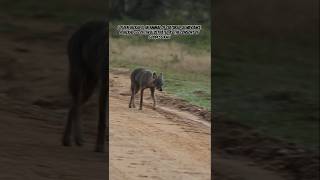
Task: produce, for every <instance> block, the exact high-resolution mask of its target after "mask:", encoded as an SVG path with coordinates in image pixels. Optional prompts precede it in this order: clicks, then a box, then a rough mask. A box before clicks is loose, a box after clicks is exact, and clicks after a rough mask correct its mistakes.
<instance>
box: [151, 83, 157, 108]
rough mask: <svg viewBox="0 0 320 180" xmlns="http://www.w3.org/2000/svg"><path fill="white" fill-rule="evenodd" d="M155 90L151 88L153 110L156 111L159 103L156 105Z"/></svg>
mask: <svg viewBox="0 0 320 180" xmlns="http://www.w3.org/2000/svg"><path fill="white" fill-rule="evenodd" d="M154 90H155V89H154V88H150V91H151V98H152V100H153V109H156V105H157V103H156V98H155V96H154Z"/></svg>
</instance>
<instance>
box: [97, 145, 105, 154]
mask: <svg viewBox="0 0 320 180" xmlns="http://www.w3.org/2000/svg"><path fill="white" fill-rule="evenodd" d="M95 152H100V153H103V152H105V148H104V146H103V145H97V146H96V149H95Z"/></svg>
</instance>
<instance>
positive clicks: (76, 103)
mask: <svg viewBox="0 0 320 180" xmlns="http://www.w3.org/2000/svg"><path fill="white" fill-rule="evenodd" d="M107 30H108V22H107V21H101V22H88V23H86V24H84V25H82V26H81V27H80V29H78V30H77V31H76V32H75V33H74V34H73V35H72V37H71V39H70V40H69V43H68V57H69V90H70V94H71V96H72V106H71V108H70V111H69V114H68V121H67V124H66V127H65V132H64V136H63V145H65V146H70V145H71V135H73V137H74V140H75V142H76V144H77V145H82V143H83V139H82V134H81V124H80V119H79V114H80V107H81V105H82V104H84V103H85V102H86V101H87V100H88V99H89V98H90V97H91V95H92V93H93V91H94V89H95V88H96V86H97V85H98V84H99V85H100V103H99V105H100V108H99V109H100V110H99V111H100V112H99V115H100V116H99V125H98V126H99V127H98V137H97V144H96V151H99V152H101V151H104V144H105V128H106V114H105V113H106V110H105V108H106V93H107V91H106V88H107V87H106V84H107V83H106V68H107V64H108V49H109V48H108V42H107V41H108V38H107V36H108V33H107V32H108V31H107Z"/></svg>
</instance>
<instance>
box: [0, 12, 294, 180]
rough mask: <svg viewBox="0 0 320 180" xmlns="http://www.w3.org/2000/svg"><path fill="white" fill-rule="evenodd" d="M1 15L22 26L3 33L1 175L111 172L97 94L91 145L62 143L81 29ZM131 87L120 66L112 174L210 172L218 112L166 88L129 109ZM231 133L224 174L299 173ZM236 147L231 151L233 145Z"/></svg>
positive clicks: (86, 123) (86, 118)
mask: <svg viewBox="0 0 320 180" xmlns="http://www.w3.org/2000/svg"><path fill="white" fill-rule="evenodd" d="M1 21H3V22H10V23H13V22H14V25H15V26H16V27H18V30H17V31H15V32H0V38H1V41H0V47H1V48H0V84H1V86H0V117H1V123H0V144H1V146H0V179H17V180H18V179H19V180H20V179H32V180H33V179H66V180H72V179H75V180H76V179H77V180H79V179H92V180H94V179H99V180H100V179H105V178H106V177H107V174H106V172H107V168H108V167H106V162H107V160H106V157H107V156H106V155H105V154H100V153H95V152H93V149H94V143H95V136H96V126H97V118H98V116H97V96H96V95H95V96H94V97H93V98H91V100H90V102H88V103H87V104H86V105H85V107H84V108H83V110H84V111H83V114H82V120H83V131H84V137H85V140H86V143H85V145H84V146H83V147H81V148H79V147H76V146H74V147H63V146H61V142H60V139H61V135H62V132H63V126H64V123H65V120H66V114H67V109H68V106H69V96H68V94H67V90H66V84H67V82H66V80H67V69H68V64H67V57H66V53H65V47H66V42H67V38H68V37H69V36H70V33H71V32H72V31H73V30H74V29H73V28H70V27H69V26H66V25H64V24H58V23H47V22H41V21H34V20H30V19H19V20H14V21H13V20H12V19H11V18H8V17H1ZM128 87H129V84H128V71H126V70H122V69H118V70H113V71H112V72H111V74H110V88H111V89H110V167H109V170H110V179H112V180H117V179H119V180H126V179H128V180H129V179H133V180H136V179H172V180H174V179H209V177H210V157H211V156H210V137H211V133H210V126H211V123H210V122H209V120H210V113H209V112H207V111H205V110H203V109H201V108H199V107H196V106H193V105H190V104H189V103H187V102H186V101H183V100H179V99H177V98H174V97H172V96H171V95H169V94H166V93H163V94H159V93H158V92H157V97H158V100H159V106H158V108H157V109H156V110H153V109H152V108H151V105H150V99H149V100H148V99H146V101H145V108H144V110H142V111H139V110H137V109H129V108H128V100H129V93H128V89H129V88H128ZM146 97H147V95H146ZM137 104H138V103H137ZM221 124H222V125H225V126H223V128H225V129H230V127H232V128H235V129H238V128H239V126H238V125H234V124H231V125H230V124H229V123H221V122H220V123H219V122H218V121H217V124H215V130H216V127H217V126H220V125H221ZM239 131H241V133H244V134H246V131H247V129H245V130H243V129H241V126H240V130H239ZM227 132H229V131H227ZM212 135H213V137H215V136H216V135H215V134H212ZM227 135H228V137H229V139H228V137H224V136H223V137H221V136H220V137H221V139H220V141H217V147H220V150H219V151H216V154H215V156H214V166H215V167H214V168H215V175H216V178H217V179H222V180H223V179H226V180H230V179H238V180H241V179H249V180H250V179H256V177H259V179H261V180H263V179H273V180H277V179H279V180H280V179H293V178H292V177H296V176H294V174H293V173H291V171H284V172H285V173H279V172H278V171H275V169H272V168H271V169H270V168H269V170H267V169H266V165H265V164H264V163H261V161H256V160H255V158H247V156H246V155H245V154H241V153H240V154H239V153H238V154H237V153H234V151H233V152H232V148H233V150H234V149H236V147H234V146H232V144H233V143H235V144H237V143H238V140H237V138H235V136H234V134H232V133H231V134H227ZM242 137H243V136H242ZM250 137H252V136H250ZM230 139H231V140H230ZM240 139H241V138H240ZM228 140H230V141H228ZM270 142H271V144H272V142H273V141H270ZM226 144H230V146H231V150H230V146H228V147H227V148H226V146H227V145H226ZM248 147H249V149H250V146H248ZM224 148H225V149H224ZM228 148H229V151H230V153H228V152H227V153H226V151H225V150H226V149H228ZM238 149H239V148H238ZM236 151H237V149H236ZM237 152H242V151H237ZM283 161H285V160H283ZM280 164H285V163H283V162H282V161H281V162H280ZM288 174H289V175H288ZM283 175H287V176H283Z"/></svg>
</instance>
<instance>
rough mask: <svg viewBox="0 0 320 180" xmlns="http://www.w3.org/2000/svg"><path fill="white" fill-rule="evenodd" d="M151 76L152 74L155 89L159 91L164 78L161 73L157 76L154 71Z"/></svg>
mask: <svg viewBox="0 0 320 180" xmlns="http://www.w3.org/2000/svg"><path fill="white" fill-rule="evenodd" d="M152 76H153V79H154V81H153V84H154V86H155V88H156V89H157V90H159V91H162V87H163V85H164V80H163V75H162V73H160V75H159V76H158V75H157V74H156V72H154V73H153V75H152Z"/></svg>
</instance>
